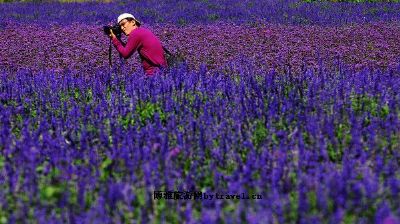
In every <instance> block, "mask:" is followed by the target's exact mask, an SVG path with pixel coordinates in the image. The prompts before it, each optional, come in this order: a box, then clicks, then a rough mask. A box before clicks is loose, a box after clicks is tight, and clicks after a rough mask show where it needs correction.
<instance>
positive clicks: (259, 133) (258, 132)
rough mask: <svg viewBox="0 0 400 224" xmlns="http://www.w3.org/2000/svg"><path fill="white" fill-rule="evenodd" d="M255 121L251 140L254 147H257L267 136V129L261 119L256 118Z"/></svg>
mask: <svg viewBox="0 0 400 224" xmlns="http://www.w3.org/2000/svg"><path fill="white" fill-rule="evenodd" d="M255 123H256V124H255V130H254V132H253V137H252V141H253V144H254V145H255V146H256V147H258V146H260V145H261V144H262V142H263V141H265V139H266V138H267V136H268V130H267V128H266V127H265V124H264V122H263V121H262V120H256V121H255Z"/></svg>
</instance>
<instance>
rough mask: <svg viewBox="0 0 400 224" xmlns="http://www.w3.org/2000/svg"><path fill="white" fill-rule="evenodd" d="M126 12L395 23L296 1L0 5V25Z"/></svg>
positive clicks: (378, 9)
mask: <svg viewBox="0 0 400 224" xmlns="http://www.w3.org/2000/svg"><path fill="white" fill-rule="evenodd" d="M121 11H129V12H131V13H133V14H134V15H136V16H137V17H138V18H140V19H141V20H142V21H145V22H147V23H150V24H152V25H154V24H164V23H172V24H175V25H181V26H182V25H183V26H185V25H188V24H212V23H214V22H235V23H239V24H242V23H245V24H252V23H255V22H257V21H266V22H270V23H278V24H292V25H324V26H325V25H334V26H336V25H342V24H348V23H360V22H373V21H392V20H399V17H400V15H399V13H398V12H399V11H400V3H388V2H375V3H364V4H357V3H346V2H340V3H339V2H329V1H317V2H312V3H307V2H305V1H299V0H265V1H255V0H246V1H237V0H217V1H208V0H192V1H183V0H174V1H172V0H167V1H158V0H147V1H113V2H111V3H101V2H94V1H91V2H86V3H60V2H57V1H55V2H53V3H51V2H50V3H38V2H35V1H34V2H28V3H7V4H0V21H2V22H3V21H8V20H11V21H17V22H22V23H27V22H28V23H31V22H35V23H37V24H41V25H48V24H49V23H58V24H61V25H68V24H71V23H76V22H78V23H83V24H92V25H93V24H97V25H102V24H104V23H107V22H109V21H115V17H116V16H117V15H119V14H120V13H121Z"/></svg>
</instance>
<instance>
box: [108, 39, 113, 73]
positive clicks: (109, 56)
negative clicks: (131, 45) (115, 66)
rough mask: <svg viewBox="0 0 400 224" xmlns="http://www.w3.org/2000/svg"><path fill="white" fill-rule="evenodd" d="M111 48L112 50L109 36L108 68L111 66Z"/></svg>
mask: <svg viewBox="0 0 400 224" xmlns="http://www.w3.org/2000/svg"><path fill="white" fill-rule="evenodd" d="M111 50H112V46H111V38H110V46H109V48H108V63H109V64H110V68H111V67H112V60H111Z"/></svg>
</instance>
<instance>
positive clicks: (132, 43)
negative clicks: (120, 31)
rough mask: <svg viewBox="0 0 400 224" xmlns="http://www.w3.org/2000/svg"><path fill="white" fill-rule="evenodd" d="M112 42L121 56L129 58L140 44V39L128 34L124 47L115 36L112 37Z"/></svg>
mask: <svg viewBox="0 0 400 224" xmlns="http://www.w3.org/2000/svg"><path fill="white" fill-rule="evenodd" d="M112 42H113V44H114V46H115V48H116V49H117V51H118V52H119V53H120V54H121V56H122V57H123V58H129V57H130V56H131V55H132V54H133V53H134V52H135V51H136V50H137V49H138V47H139V45H140V41H139V38H138V37H137V36H129V37H128V42H127V43H126V46H125V47H124V46H123V45H122V43H121V42H120V41H119V40H118V38H117V37H115V36H113V37H112Z"/></svg>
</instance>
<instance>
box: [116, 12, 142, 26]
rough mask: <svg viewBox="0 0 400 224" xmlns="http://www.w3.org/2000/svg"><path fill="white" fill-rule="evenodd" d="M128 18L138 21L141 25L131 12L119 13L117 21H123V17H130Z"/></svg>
mask: <svg viewBox="0 0 400 224" xmlns="http://www.w3.org/2000/svg"><path fill="white" fill-rule="evenodd" d="M128 18H132V19H134V20H135V21H136V23H137V24H138V25H140V22H139V21H138V20H137V19H136V18H135V17H134V16H133V15H132V14H129V13H122V14H121V15H119V16H118V19H117V23H119V22H121V20H123V19H128Z"/></svg>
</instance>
